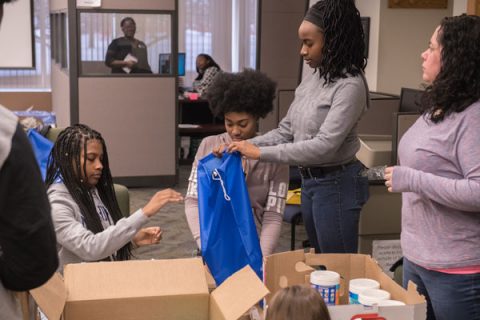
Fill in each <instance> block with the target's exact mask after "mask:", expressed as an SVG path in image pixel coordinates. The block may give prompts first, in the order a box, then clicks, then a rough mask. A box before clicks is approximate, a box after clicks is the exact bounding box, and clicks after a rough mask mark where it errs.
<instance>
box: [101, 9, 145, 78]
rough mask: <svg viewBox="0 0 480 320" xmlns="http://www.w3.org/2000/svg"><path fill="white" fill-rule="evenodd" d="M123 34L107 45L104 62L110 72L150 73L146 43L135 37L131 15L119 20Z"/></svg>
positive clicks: (134, 25)
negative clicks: (110, 69)
mask: <svg viewBox="0 0 480 320" xmlns="http://www.w3.org/2000/svg"><path fill="white" fill-rule="evenodd" d="M120 27H121V28H122V31H123V34H124V36H123V37H121V38H117V39H114V40H113V41H112V43H110V45H109V46H108V49H107V54H106V56H105V64H106V65H107V67H109V68H112V73H152V69H151V68H150V65H149V64H148V57H147V45H146V44H145V43H144V42H143V41H140V40H138V39H136V38H135V32H136V31H137V24H136V23H135V20H133V18H131V17H125V18H123V19H122V21H121V22H120Z"/></svg>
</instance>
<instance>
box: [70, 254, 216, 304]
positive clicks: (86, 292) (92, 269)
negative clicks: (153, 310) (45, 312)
mask: <svg viewBox="0 0 480 320" xmlns="http://www.w3.org/2000/svg"><path fill="white" fill-rule="evenodd" d="M64 276H65V287H66V288H67V290H68V300H67V303H68V302H79V301H90V300H102V299H123V298H129V299H132V298H144V297H159V296H174V295H182V294H205V293H207V294H208V288H207V283H206V280H205V270H204V268H203V263H202V261H201V259H200V258H189V259H171V260H143V261H142V260H132V261H120V262H92V263H80V264H69V265H67V266H65V270H64ZM89 279H92V281H88V280H89Z"/></svg>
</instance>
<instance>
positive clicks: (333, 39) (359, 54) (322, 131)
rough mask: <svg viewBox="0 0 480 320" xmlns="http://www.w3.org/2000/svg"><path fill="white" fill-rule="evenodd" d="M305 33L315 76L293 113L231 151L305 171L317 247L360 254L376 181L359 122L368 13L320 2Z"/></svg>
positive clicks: (346, 2)
mask: <svg viewBox="0 0 480 320" xmlns="http://www.w3.org/2000/svg"><path fill="white" fill-rule="evenodd" d="M298 35H299V38H300V40H301V41H302V47H301V50H300V55H301V56H302V57H303V59H304V61H305V62H306V63H307V64H308V65H309V66H310V67H311V68H312V69H313V70H311V71H309V70H305V73H306V76H305V77H304V79H303V80H302V83H301V84H300V85H299V86H298V88H297V89H296V91H295V99H294V101H293V102H292V105H291V106H290V109H289V110H288V113H287V115H286V116H285V118H284V119H283V120H282V121H281V122H280V124H279V126H278V128H277V129H274V130H272V131H270V132H267V133H266V134H264V135H262V136H258V137H255V138H253V139H250V140H249V141H248V142H247V141H241V142H233V143H231V144H230V145H229V147H228V150H229V151H240V152H241V153H242V154H243V155H244V156H246V157H248V158H251V159H260V161H273V162H280V163H288V164H290V165H297V166H298V167H299V169H300V173H301V175H302V198H301V202H302V204H301V209H302V215H303V220H304V223H305V228H306V230H307V234H308V238H309V240H310V244H311V245H312V247H314V248H315V250H316V252H322V253H345V252H357V245H358V221H359V217H360V210H361V209H362V206H363V204H364V203H365V202H366V201H367V199H368V181H367V178H365V177H362V176H360V172H361V171H362V169H363V165H362V164H361V163H360V162H359V161H358V160H357V159H356V157H355V154H356V153H357V151H358V150H359V148H360V142H359V139H358V137H357V132H356V127H357V123H358V121H359V120H360V118H361V117H362V115H363V113H364V112H365V111H366V110H367V108H368V105H369V93H368V87H367V82H366V80H365V77H364V74H363V71H364V69H365V66H366V60H365V57H364V47H365V45H364V34H363V29H362V24H361V21H360V13H359V12H358V10H357V8H356V7H355V3H354V1H353V0H324V1H318V2H317V3H315V4H314V5H313V6H312V7H311V8H310V9H309V10H308V12H307V14H306V15H305V17H304V20H303V22H302V23H301V25H300V28H299V29H298ZM221 148H222V146H220V147H219V148H217V149H216V150H215V151H216V153H218V154H220V153H219V152H218V151H220V149H221Z"/></svg>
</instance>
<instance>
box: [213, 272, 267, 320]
mask: <svg viewBox="0 0 480 320" xmlns="http://www.w3.org/2000/svg"><path fill="white" fill-rule="evenodd" d="M268 292H269V291H268V290H267V288H266V287H265V286H264V285H263V283H262V282H261V281H260V279H258V277H257V276H256V275H255V272H254V271H253V270H252V268H250V266H248V265H247V266H246V267H245V268H243V269H242V270H240V271H237V272H236V273H235V274H233V275H232V276H231V277H230V278H228V279H227V280H225V281H224V282H223V283H222V284H221V285H220V287H218V288H217V289H215V290H214V291H213V292H212V294H211V296H210V319H211V320H217V319H218V320H220V319H232V320H234V319H238V318H240V317H241V316H242V315H243V314H245V313H246V312H247V311H248V310H249V309H250V308H251V307H252V306H253V305H254V304H256V303H257V302H258V301H260V300H262V299H263V297H264V296H265V295H267V294H268ZM239 293H241V295H239Z"/></svg>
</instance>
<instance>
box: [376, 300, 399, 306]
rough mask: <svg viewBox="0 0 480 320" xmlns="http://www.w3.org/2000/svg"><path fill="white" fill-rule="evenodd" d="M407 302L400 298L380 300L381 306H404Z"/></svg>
mask: <svg viewBox="0 0 480 320" xmlns="http://www.w3.org/2000/svg"><path fill="white" fill-rule="evenodd" d="M404 305H405V303H404V302H402V301H398V300H381V301H379V302H378V306H379V307H387V306H404Z"/></svg>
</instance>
